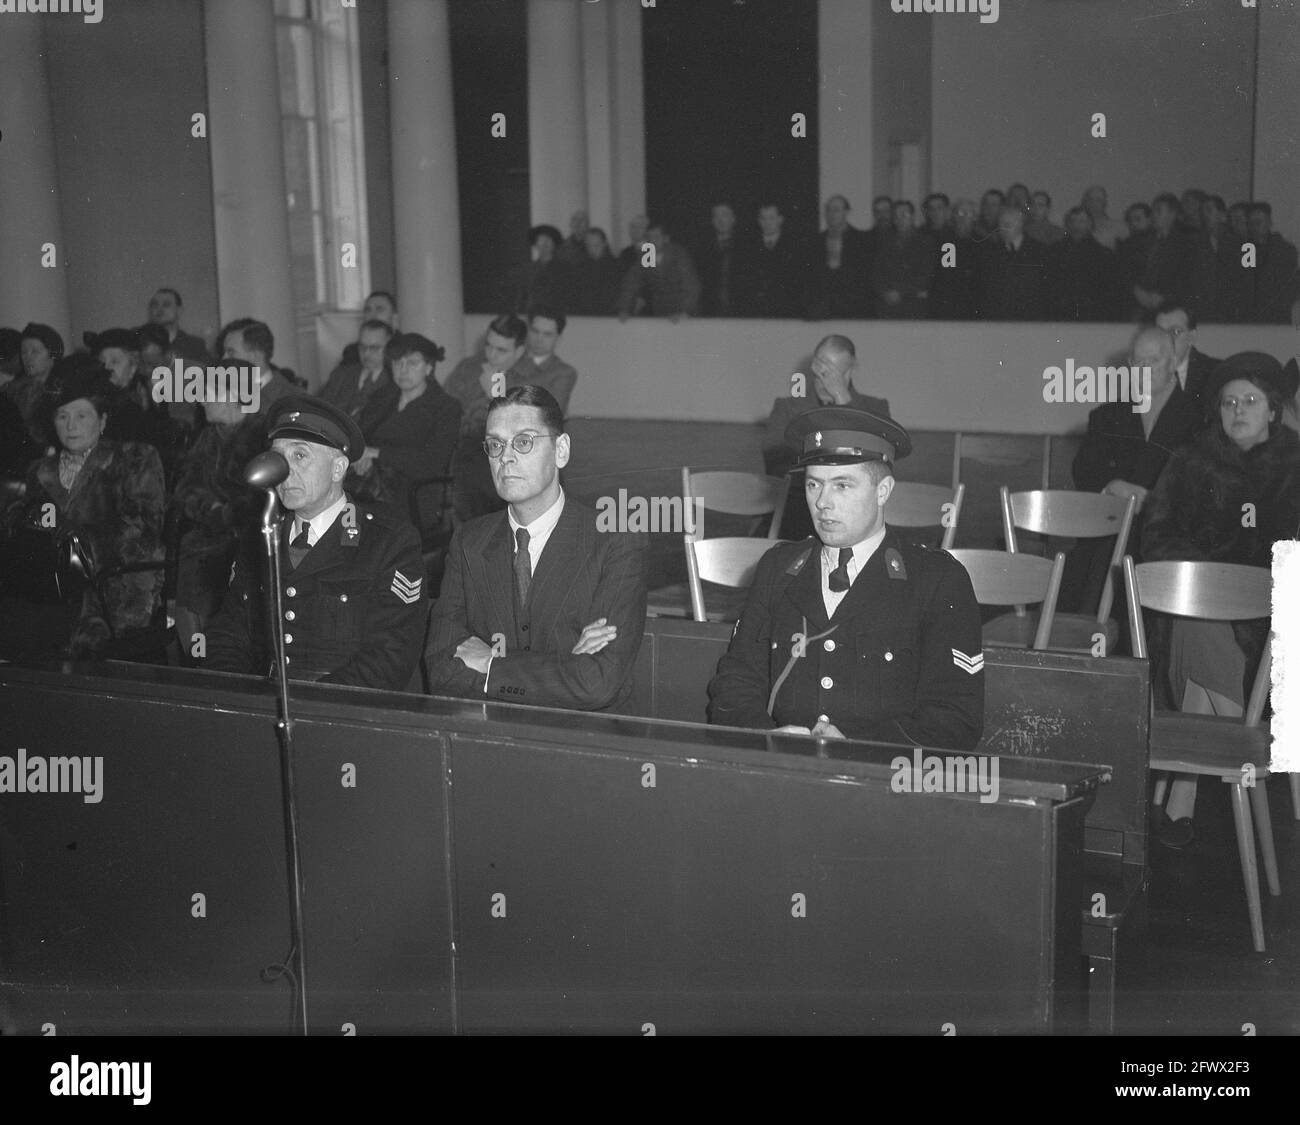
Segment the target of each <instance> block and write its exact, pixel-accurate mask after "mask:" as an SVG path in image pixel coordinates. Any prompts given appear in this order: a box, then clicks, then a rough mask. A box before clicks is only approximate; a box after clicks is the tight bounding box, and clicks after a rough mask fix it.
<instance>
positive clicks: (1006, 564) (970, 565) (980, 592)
mask: <svg viewBox="0 0 1300 1125" xmlns="http://www.w3.org/2000/svg"><path fill="white" fill-rule="evenodd" d="M949 554H951V555H952V557H953V558H955V559H956V560H957V561H958V562H959V563H961V564H962V566H964V567H965V568H966V571H967V573H968V574H970V580H971V585H972V586H974V587H975V600H976V601H978V602H979V603H980V605H1029V604H1037V603H1039V602H1041V603H1042V610H1041V611H1040V612H1039V615H1038V628H1037V630H1036V632H1035V634H1034V638H1033V645H1032V647H1033V648H1035V649H1040V650H1041V649H1045V648H1047V641H1048V638H1049V637H1050V636H1051V632H1052V621H1053V620H1054V619H1055V616H1056V599H1057V597H1058V596H1059V594H1060V592H1061V576H1062V575H1063V574H1064V573H1065V552H1064V551H1058V552H1057V554H1056V558H1055V559H1054V560H1053V561H1052V562H1048V561H1047V559H1040V558H1039V557H1038V556H1037V555H1017V554H1013V553H1012V552H1010V551H984V550H972V549H962V550H956V551H950V552H949Z"/></svg>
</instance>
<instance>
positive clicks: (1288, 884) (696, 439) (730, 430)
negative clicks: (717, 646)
mask: <svg viewBox="0 0 1300 1125" xmlns="http://www.w3.org/2000/svg"><path fill="white" fill-rule="evenodd" d="M570 430H571V432H572V434H573V456H572V459H571V462H570V467H569V468H568V469H567V470H566V472H565V478H564V479H565V484H566V487H567V488H568V489H569V490H570V491H571V492H572V493H573V494H574V495H575V496H577V497H579V498H580V499H582V500H584V501H586V502H588V503H593V504H594V503H595V502H596V501H597V500H598V499H599V498H600V497H602V496H611V497H617V495H618V490H619V488H626V489H627V490H628V493H629V495H633V496H635V495H639V496H645V497H653V496H676V495H679V494H680V487H681V484H680V482H681V468H682V466H683V465H690V466H691V467H692V468H694V469H742V470H749V471H754V472H759V471H761V470H762V467H763V461H762V454H761V446H762V433H763V431H762V427H761V426H757V425H750V424H743V423H737V424H735V425H721V424H716V423H667V422H621V421H606V420H593V419H576V420H574V421H573V422H572V423H571V425H570ZM912 437H913V443H914V453H913V454H912V456H911V457H909V458H907V459H906V460H904V461H902V462H900V464H899V466H898V476H899V478H900V479H903V480H915V481H921V482H926V483H931V484H946V483H948V482H949V481H950V480H951V476H952V450H953V436H952V435H951V434H942V433H925V432H918V433H915V434H913V435H912ZM1077 448H1078V442H1077V439H1069V438H1065V439H1060V440H1058V441H1056V442H1054V444H1053V455H1052V474H1051V483H1052V487H1054V488H1072V487H1073V482H1072V481H1071V479H1070V461H1071V459H1072V458H1073V456H1074V453H1075V450H1076V449H1077ZM1040 451H1041V443H1040V442H1039V441H1038V440H1037V439H1033V438H1018V439H1012V440H1010V441H1008V442H1007V444H1006V453H1005V457H1004V458H1003V459H1002V462H1003V463H1001V464H989V463H985V462H980V461H973V460H968V461H966V462H965V463H964V466H963V473H962V477H963V480H964V481H965V483H966V485H967V499H966V504H965V508H964V511H963V515H962V520H961V524H960V526H959V529H958V536H957V545H958V546H972V547H1000V546H1001V545H1002V542H1001V540H1002V532H1001V522H1000V517H999V515H998V500H997V490H998V486H999V485H1001V484H1007V485H1008V486H1010V487H1011V488H1013V489H1022V488H1037V487H1040V485H1039V481H1040V473H1041V460H1040V456H1041V454H1040ZM710 519H713V517H712V516H710ZM743 533H744V532H743V529H742V528H741V527H739V526H734V527H728V526H727V525H726V523H725V520H723V521H721V522H714V523H712V524H711V525H710V527H709V529H708V534H710V535H713V534H743ZM651 551H652V555H651V557H652V563H651V585H652V588H653V587H654V586H656V585H665V584H668V583H672V582H682V581H685V564H684V562H683V556H682V543H681V537H680V535H673V534H668V533H659V534H655V535H652V536H651ZM1269 799H1270V806H1271V809H1272V814H1273V827H1274V833H1275V836H1276V841H1277V853H1278V866H1279V869H1280V876H1281V882H1282V890H1283V894H1282V897H1280V898H1272V897H1271V896H1270V895H1269V894H1268V891H1267V888H1264V889H1263V897H1264V929H1265V937H1266V940H1267V944H1268V950H1267V952H1266V953H1263V954H1257V953H1255V952H1254V951H1253V948H1252V946H1251V940H1250V925H1249V920H1248V917H1247V914H1246V900H1245V892H1244V889H1243V883H1242V875H1241V867H1240V863H1239V861H1238V858H1237V847H1236V838H1235V836H1234V834H1233V826H1232V814H1231V810H1230V808H1229V804H1228V795H1227V787H1226V786H1225V785H1223V784H1222V783H1218V782H1214V781H1210V780H1206V779H1202V782H1201V784H1200V788H1199V794H1198V804H1197V811H1196V820H1195V826H1196V840H1195V842H1194V843H1193V845H1192V846H1191V848H1189V849H1188V850H1187V851H1185V852H1174V851H1170V850H1169V849H1167V848H1164V847H1161V846H1160V845H1159V844H1157V843H1156V842H1155V841H1154V840H1153V841H1152V846H1151V853H1152V878H1151V885H1152V890H1151V898H1150V921H1149V929H1148V933H1147V937H1146V941H1145V944H1144V946H1143V947H1142V948H1141V949H1140V951H1139V953H1138V955H1137V956H1136V957H1135V958H1133V961H1132V963H1131V964H1121V965H1120V974H1121V975H1120V982H1119V997H1118V1002H1117V1024H1118V1027H1119V1029H1120V1030H1121V1031H1123V1032H1127V1033H1130V1034H1158V1035H1166V1034H1187V1035H1241V1034H1242V1033H1243V1030H1242V1029H1243V1026H1244V1025H1246V1024H1253V1025H1254V1026H1255V1029H1256V1032H1257V1033H1258V1034H1259V1035H1278V1034H1291V1035H1295V1034H1300V905H1298V904H1300V895H1297V885H1298V884H1300V822H1297V821H1296V820H1295V819H1294V818H1293V815H1292V809H1291V798H1290V792H1289V789H1288V787H1287V785H1286V779H1285V778H1282V777H1279V778H1275V779H1273V780H1271V781H1270V782H1269Z"/></svg>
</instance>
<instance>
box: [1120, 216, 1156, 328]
mask: <svg viewBox="0 0 1300 1125" xmlns="http://www.w3.org/2000/svg"><path fill="white" fill-rule="evenodd" d="M1124 222H1125V223H1126V224H1128V235H1127V236H1126V237H1124V238H1121V239H1120V240H1119V241H1118V242H1117V243H1116V244H1115V252H1116V254H1117V255H1118V269H1119V296H1118V298H1117V302H1118V311H1119V316H1120V319H1121V320H1129V321H1132V320H1140V319H1141V318H1142V314H1143V310H1142V306H1141V305H1139V304H1138V301H1137V296H1136V294H1135V292H1134V290H1135V287H1136V286H1137V283H1138V282H1139V281H1141V280H1142V275H1143V274H1144V273H1146V268H1147V259H1148V258H1149V257H1150V256H1151V244H1152V243H1153V242H1155V238H1156V235H1155V231H1154V230H1152V229H1151V208H1150V207H1149V206H1147V204H1145V203H1134V204H1133V205H1132V206H1131V207H1130V208H1129V209H1128V210H1127V211H1125V212H1124Z"/></svg>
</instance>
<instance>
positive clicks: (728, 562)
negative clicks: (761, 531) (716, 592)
mask: <svg viewBox="0 0 1300 1125" xmlns="http://www.w3.org/2000/svg"><path fill="white" fill-rule="evenodd" d="M682 539H683V540H684V541H685V544H686V574H687V578H688V579H689V580H690V587H691V612H692V614H693V615H694V617H695V620H696V621H705V620H707V618H706V617H705V613H704V585H703V584H704V583H705V582H715V583H717V584H718V585H719V586H731V587H734V588H738V589H739V588H744V587H746V586H748V585H750V584H751V583H752V582H753V581H754V572H755V571H756V570H757V569H758V560H759V559H761V558H762V557H763V556H764V555H765V554H767V552H768V551H770V550H771V549H772V548H773V547H774V546H775V545H776V544H775V543H773V541H772V540H771V539H745V538H740V537H725V538H719V539H697V538H696V537H695V536H693V535H683V536H682Z"/></svg>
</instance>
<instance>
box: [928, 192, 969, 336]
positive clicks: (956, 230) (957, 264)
mask: <svg viewBox="0 0 1300 1125" xmlns="http://www.w3.org/2000/svg"><path fill="white" fill-rule="evenodd" d="M947 243H951V244H952V247H953V253H952V255H951V257H949V256H948V255H947V254H946V252H945V250H944V247H945V245H947ZM979 257H980V249H979V243H978V242H976V240H975V202H974V200H971V199H959V200H957V203H956V205H955V206H954V207H953V209H952V229H951V230H950V231H949V233H948V237H947V239H945V240H944V241H943V242H940V243H939V244H938V245H937V246H936V247H935V250H934V263H935V269H934V274H933V276H932V277H931V278H930V316H931V318H932V319H934V320H974V319H975V275H976V269H977V267H978V265H979ZM946 262H950V263H951V264H945V263H946Z"/></svg>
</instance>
